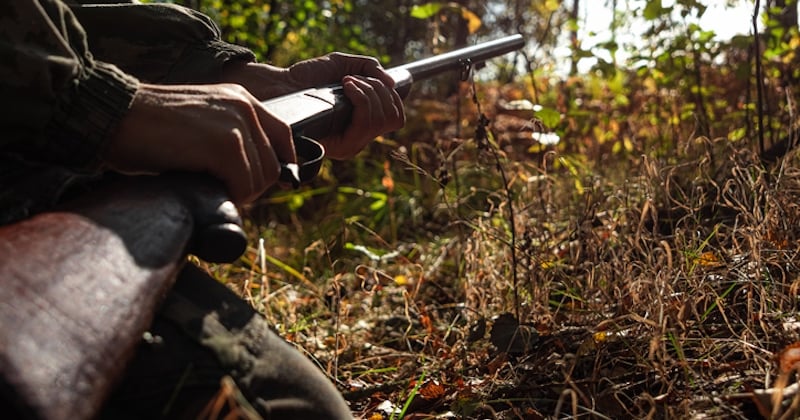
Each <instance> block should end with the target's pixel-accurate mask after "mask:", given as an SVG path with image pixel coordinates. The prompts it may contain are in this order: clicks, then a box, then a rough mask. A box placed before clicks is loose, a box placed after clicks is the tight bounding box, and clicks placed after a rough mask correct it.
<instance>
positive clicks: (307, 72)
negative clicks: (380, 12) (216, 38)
mask: <svg viewBox="0 0 800 420" xmlns="http://www.w3.org/2000/svg"><path fill="white" fill-rule="evenodd" d="M223 79H224V80H225V81H227V82H233V83H238V84H241V85H242V86H244V87H245V88H246V89H247V90H249V91H250V92H251V93H253V95H255V96H256V97H258V98H259V99H261V100H266V99H269V98H272V97H275V96H280V95H285V94H288V93H292V92H296V91H298V90H301V89H307V88H311V87H320V86H324V85H330V84H334V83H341V84H342V85H343V86H344V92H345V95H346V96H347V98H348V99H349V100H350V102H352V103H353V116H352V119H351V121H350V125H349V126H348V127H347V128H346V130H345V132H344V133H343V134H342V135H338V136H331V137H328V138H325V139H318V140H320V141H322V143H323V144H324V145H325V150H326V152H327V155H328V156H329V157H331V158H334V159H348V158H351V157H353V156H355V155H356V153H358V152H359V151H360V150H361V149H363V148H364V147H365V146H366V145H367V144H369V142H370V141H372V139H374V138H375V137H377V136H379V135H381V134H384V133H386V132H389V131H392V130H396V129H399V128H401V127H402V126H403V125H404V124H405V113H404V111H403V101H402V99H401V98H400V95H398V94H397V92H396V91H395V90H394V80H393V79H392V78H391V76H389V75H388V74H387V73H386V72H385V71H384V70H383V68H382V67H381V65H380V63H379V62H378V60H376V59H374V58H372V57H365V56H359V55H350V54H343V53H331V54H328V55H325V56H322V57H318V58H312V59H310V60H305V61H301V62H299V63H296V64H294V65H292V66H291V67H289V68H287V69H281V68H278V67H274V66H270V65H267V64H258V63H231V64H229V65H228V66H227V67H226V68H225V74H224V75H223Z"/></svg>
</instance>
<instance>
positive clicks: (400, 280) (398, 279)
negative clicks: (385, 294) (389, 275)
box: [394, 274, 408, 286]
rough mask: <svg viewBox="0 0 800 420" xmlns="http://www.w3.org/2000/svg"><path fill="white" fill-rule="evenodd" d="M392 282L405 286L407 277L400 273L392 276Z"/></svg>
mask: <svg viewBox="0 0 800 420" xmlns="http://www.w3.org/2000/svg"><path fill="white" fill-rule="evenodd" d="M394 283H395V284H396V285H398V286H405V285H407V284H408V278H407V277H406V276H404V275H402V274H398V275H396V276H394Z"/></svg>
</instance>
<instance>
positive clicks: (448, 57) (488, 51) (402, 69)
mask: <svg viewBox="0 0 800 420" xmlns="http://www.w3.org/2000/svg"><path fill="white" fill-rule="evenodd" d="M524 45H525V40H524V39H523V38H522V35H519V34H517V35H510V36H506V37H503V38H500V39H496V40H493V41H488V42H483V43H480V44H478V45H475V46H472V47H465V48H459V49H457V50H454V51H450V52H447V53H444V54H439V55H436V56H433V57H430V58H425V59H422V60H417V61H414V62H411V63H408V64H403V65H400V66H397V67H393V68H391V69H389V73H390V74H391V73H398V74H403V73H406V72H407V73H408V74H410V76H411V79H412V80H411V81H412V82H413V81H417V80H422V79H427V78H429V77H432V76H435V75H437V74H440V73H444V72H446V71H454V70H459V69H462V68H463V67H464V66H465V64H478V63H482V62H484V61H486V60H488V59H490V58H494V57H498V56H501V55H503V54H506V53H509V52H512V51H516V50H518V49H520V48H522V47H523V46H524ZM467 60H469V61H467Z"/></svg>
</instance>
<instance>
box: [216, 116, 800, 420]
mask: <svg viewBox="0 0 800 420" xmlns="http://www.w3.org/2000/svg"><path fill="white" fill-rule="evenodd" d="M468 105H469V102H468V101H467V105H466V106H465V108H469V106H468ZM437 106H445V105H442V104H438V105H437ZM450 106H452V104H450ZM420 107H422V108H423V109H422V110H421V111H419V112H420V113H421V114H424V112H425V109H424V106H423V105H420ZM490 111H491V110H490ZM490 113H491V112H490ZM432 114H434V110H431V113H430V114H429V116H430V115H432ZM442 114H447V113H446V112H443V113H442ZM412 117H413V116H412ZM431 118H432V119H431V120H429V121H428V122H427V124H429V125H426V126H425V127H427V128H428V129H430V128H435V129H436V131H435V135H436V136H437V137H438V138H434V139H430V138H417V137H415V136H416V135H417V133H419V132H421V131H424V130H423V129H424V128H425V127H423V129H420V130H415V128H414V123H413V122H410V124H411V127H410V128H409V129H408V131H407V133H406V135H405V137H403V138H401V140H399V141H400V144H398V143H394V142H389V141H388V140H387V141H384V142H382V143H379V144H377V145H376V146H375V149H374V150H373V152H374V153H373V154H371V155H370V156H372V160H370V159H367V160H365V161H363V162H361V163H356V164H353V166H352V167H349V169H348V167H344V169H343V168H329V169H330V171H331V174H333V175H335V177H336V179H339V180H342V179H344V180H345V181H343V182H347V181H346V180H347V179H353V180H355V179H358V180H362V181H359V182H355V181H352V182H351V185H352V184H355V185H359V188H361V190H355V189H346V188H339V189H337V188H336V187H335V186H334V185H335V184H332V183H328V181H326V179H330V178H326V177H325V176H323V177H322V179H321V180H320V181H319V184H318V185H315V186H314V187H318V189H313V188H314V187H309V189H308V190H306V192H307V194H306V198H307V199H309V200H308V201H306V202H305V204H304V205H303V206H302V207H301V208H300V210H297V211H296V212H288V211H287V210H285V207H284V206H283V205H282V204H275V203H280V202H281V200H284V199H287V200H289V198H287V197H290V196H289V195H288V194H286V193H277V194H275V195H273V196H272V197H271V198H270V200H272V202H273V206H272V207H269V209H266V210H265V209H261V210H260V213H259V212H256V211H254V213H253V215H252V216H253V218H254V220H262V221H263V222H260V223H259V222H257V223H256V224H255V225H254V226H252V227H251V231H252V232H253V234H254V236H256V235H257V236H259V237H262V238H264V240H265V250H266V252H267V254H268V256H269V258H270V259H269V261H267V262H266V263H264V264H262V263H261V262H260V259H259V258H258V255H259V252H258V249H257V247H254V248H253V249H251V250H250V251H249V252H248V254H247V255H246V256H245V257H244V258H243V259H242V261H241V263H240V264H237V265H233V266H225V267H211V269H213V270H215V271H216V272H217V274H218V275H219V276H220V277H221V278H226V279H229V280H230V281H231V283H232V285H234V284H235V287H238V288H239V290H240V291H242V293H243V295H245V296H246V297H247V298H248V299H250V300H251V301H252V302H253V304H254V305H255V306H256V307H258V308H259V309H261V310H262V311H263V312H264V313H265V315H266V316H267V317H268V318H269V319H270V320H271V321H272V322H273V324H274V325H276V327H277V328H278V330H279V331H280V332H281V333H282V334H283V335H284V336H285V337H287V339H288V340H290V341H291V342H293V343H295V344H296V345H297V346H298V348H299V349H301V350H302V351H304V352H306V353H307V354H308V355H309V357H311V358H312V359H313V360H315V361H316V362H317V363H318V364H319V366H320V367H321V368H322V369H323V370H324V371H326V372H327V373H328V374H329V376H330V377H331V378H332V379H333V380H334V381H335V382H336V383H337V384H338V385H339V387H340V389H341V390H342V392H343V393H344V395H345V397H346V398H347V399H348V400H349V402H350V403H351V406H352V409H353V412H354V414H355V415H356V416H358V417H360V418H365V419H379V418H386V419H388V418H401V417H404V418H409V419H420V418H509V419H512V418H513V419H517V418H521V419H537V418H560V417H575V418H754V417H759V416H766V417H769V416H771V417H775V418H781V417H782V418H792V417H797V416H798V415H800V408H798V405H800V393H799V392H798V391H797V385H796V383H795V380H796V379H795V376H794V374H793V373H792V372H793V371H792V369H793V366H792V361H793V358H794V357H796V356H794V355H793V352H792V351H788V352H786V353H784V355H783V356H784V357H783V358H779V357H778V354H779V352H781V350H783V349H785V348H787V346H788V345H790V344H792V343H795V342H797V341H798V340H800V337H799V335H800V319H798V318H797V316H796V315H795V313H796V310H797V306H798V290H800V276H799V275H798V274H800V267H798V249H800V247H798V239H800V238H798V235H800V159H798V157H797V156H795V155H791V156H788V157H787V158H786V159H784V160H782V161H781V162H779V163H778V164H776V165H773V166H764V165H763V164H762V163H761V162H760V161H759V160H758V159H757V158H756V156H754V154H753V153H751V152H750V151H749V149H750V148H749V146H747V145H745V144H744V143H741V142H740V143H731V142H729V141H727V140H724V139H721V140H709V139H705V138H700V139H694V140H691V141H687V142H686V144H683V145H681V147H680V148H679V150H674V151H672V152H671V153H670V154H668V155H663V154H662V155H661V156H659V157H655V156H654V154H652V153H645V151H640V153H639V154H638V155H637V154H636V153H627V154H626V153H616V154H613V153H608V154H605V155H603V156H602V157H597V159H594V158H591V157H587V158H585V159H582V158H581V157H580V156H576V155H572V154H568V153H564V152H562V151H557V150H552V151H546V152H541V153H536V154H531V153H527V152H526V151H525V150H526V148H527V146H528V145H529V144H522V145H521V146H522V147H521V148H519V147H517V146H519V144H518V143H509V142H508V141H506V140H503V141H502V142H501V145H500V148H499V149H493V148H491V147H488V146H485V145H484V146H483V147H481V146H479V145H478V144H476V142H475V140H474V139H473V138H472V132H470V131H469V130H471V128H469V127H474V123H467V124H465V125H463V126H462V127H460V128H462V131H465V133H460V136H458V134H459V133H458V130H456V128H454V127H453V125H452V124H449V125H448V124H447V123H446V122H447V119H448V118H449V121H452V114H447V117H442V118H441V119H439V120H437V119H436V118H435V117H431ZM442 120H444V122H443V121H442ZM470 121H474V116H473V117H472V119H470ZM437 124H441V127H440V126H437ZM471 124H472V125H471ZM494 134H495V135H496V136H497V138H500V139H504V138H507V137H508V136H505V137H504V135H506V134H509V133H507V132H497V131H495V132H494ZM510 134H512V137H513V135H516V134H519V132H511V133H510ZM515 141H516V140H515ZM492 150H494V151H495V152H497V153H499V154H496V155H494V154H492V152H491V151H492ZM391 151H395V152H398V151H399V152H400V153H397V154H396V155H395V156H393V157H391V158H387V159H386V161H385V164H384V162H380V161H378V163H377V164H376V165H375V166H374V167H371V166H370V162H373V161H375V160H377V159H379V158H377V157H378V156H388V155H389V153H390V152H391ZM495 158H497V159H499V163H500V164H499V165H497V161H496V160H495ZM364 162H366V163H364ZM598 162H602V165H601V164H598ZM359 165H362V166H359ZM381 165H383V166H381ZM336 171H339V172H336ZM358 171H361V172H358ZM365 173H366V174H369V176H370V178H369V180H368V181H363V180H365V179H366V178H364V174H365ZM381 177H382V178H383V179H380V178H381ZM309 191H311V192H310V193H309ZM312 196H313V197H312ZM376 203H377V204H376ZM779 361H780V362H783V365H784V366H783V367H781V366H779Z"/></svg>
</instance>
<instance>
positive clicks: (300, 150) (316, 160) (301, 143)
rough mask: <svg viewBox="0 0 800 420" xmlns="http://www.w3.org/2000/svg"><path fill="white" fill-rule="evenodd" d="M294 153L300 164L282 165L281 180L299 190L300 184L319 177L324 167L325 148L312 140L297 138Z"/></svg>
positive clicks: (304, 137)
mask: <svg viewBox="0 0 800 420" xmlns="http://www.w3.org/2000/svg"><path fill="white" fill-rule="evenodd" d="M294 151H295V153H296V154H297V158H298V163H297V164H291V163H290V164H286V163H284V164H282V168H281V175H280V180H281V181H283V182H287V183H291V184H292V185H293V186H294V187H295V188H297V187H299V186H300V183H302V182H307V181H310V180H312V179H313V178H314V177H315V176H317V174H318V173H319V170H320V168H321V167H322V160H323V158H325V146H323V145H322V144H321V143H320V142H318V141H316V140H314V139H312V138H309V137H306V136H296V137H295V138H294ZM290 165H291V166H290Z"/></svg>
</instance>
